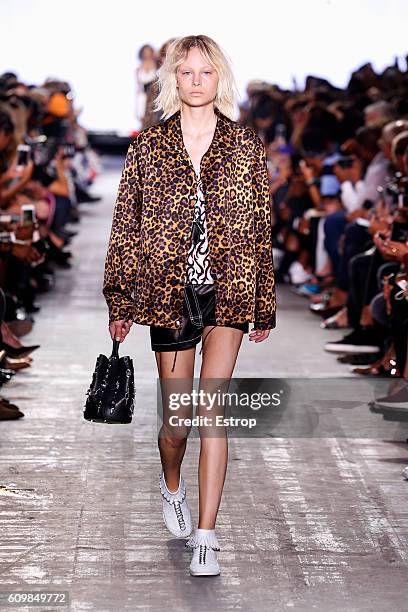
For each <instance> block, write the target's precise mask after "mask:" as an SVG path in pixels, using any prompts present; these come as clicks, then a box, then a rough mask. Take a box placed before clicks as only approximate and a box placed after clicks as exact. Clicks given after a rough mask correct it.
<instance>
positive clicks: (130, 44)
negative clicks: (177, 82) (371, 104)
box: [0, 0, 408, 133]
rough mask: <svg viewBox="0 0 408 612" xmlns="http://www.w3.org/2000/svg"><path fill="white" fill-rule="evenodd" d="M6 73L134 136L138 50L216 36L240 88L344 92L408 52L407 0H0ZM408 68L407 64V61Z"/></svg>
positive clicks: (101, 124)
mask: <svg viewBox="0 0 408 612" xmlns="http://www.w3.org/2000/svg"><path fill="white" fill-rule="evenodd" d="M0 23H1V30H0V72H4V71H6V70H11V71H14V72H17V74H18V76H19V77H20V78H21V79H22V80H23V81H25V82H28V83H40V82H41V81H42V80H43V79H44V78H46V77H49V76H51V77H58V78H61V79H63V80H68V81H69V82H70V83H71V85H72V87H73V89H74V92H75V98H76V105H77V106H79V107H82V108H83V112H82V114H81V122H82V124H83V125H84V126H85V127H86V128H88V129H101V130H116V131H118V132H120V133H128V132H129V131H130V130H132V129H135V128H137V127H138V125H137V121H136V119H135V118H134V106H135V100H134V69H135V67H136V53H137V51H138V49H139V48H140V47H141V45H142V44H144V43H150V44H152V45H153V46H155V47H156V48H158V47H159V46H160V45H161V44H162V43H163V42H164V41H165V40H167V39H168V38H170V37H171V36H182V35H187V34H207V35H208V36H211V37H212V38H214V39H215V40H216V41H217V42H218V43H219V44H220V45H221V46H222V47H223V49H224V50H225V51H226V53H227V54H228V56H229V57H230V59H231V61H232V64H233V68H234V72H235V75H236V80H237V84H238V88H239V91H240V93H241V95H243V94H244V90H245V85H246V83H247V82H248V81H249V80H251V79H253V78H259V79H264V80H268V81H270V82H273V83H277V84H279V85H282V86H283V87H291V86H292V79H293V77H295V78H296V80H297V82H298V85H299V86H301V87H303V85H304V78H305V76H306V75H307V74H313V75H317V76H321V77H324V78H327V79H329V80H330V81H331V82H332V83H333V84H335V85H338V86H344V85H345V84H346V83H347V80H348V77H349V74H350V71H351V70H352V69H355V68H357V67H358V66H359V65H361V64H362V63H364V62H366V61H371V62H372V63H373V65H374V67H375V68H376V69H377V70H381V69H383V68H384V67H385V66H387V65H388V64H389V63H392V62H393V61H394V57H395V56H400V57H403V56H405V54H406V53H407V52H408V49H407V47H408V45H406V44H405V43H404V41H406V40H407V36H406V33H407V30H408V28H407V26H408V2H407V1H406V0H308V1H305V0H282V1H274V0H272V1H271V0H252V1H248V2H240V3H238V2H236V1H231V0H204V1H203V2H202V3H201V4H200V3H198V2H196V1H194V0H176V1H173V2H170V1H169V0H155V1H153V2H145V3H142V2H140V1H138V0H115V1H111V0H69V1H68V2H56V1H55V0H1V1H0ZM401 67H405V62H401Z"/></svg>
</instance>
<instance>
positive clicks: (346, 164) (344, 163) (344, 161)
mask: <svg viewBox="0 0 408 612" xmlns="http://www.w3.org/2000/svg"><path fill="white" fill-rule="evenodd" d="M353 162H354V157H352V156H351V155H342V156H341V157H340V158H339V159H338V160H337V163H338V164H339V166H340V168H343V169H346V168H351V167H352V165H353Z"/></svg>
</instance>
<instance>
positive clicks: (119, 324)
mask: <svg viewBox="0 0 408 612" xmlns="http://www.w3.org/2000/svg"><path fill="white" fill-rule="evenodd" d="M132 325H133V321H132V320H129V321H125V320H124V319H121V320H120V321H112V323H109V333H110V335H111V338H112V340H119V342H123V341H124V339H125V338H126V336H127V335H128V333H129V331H130V328H131V327H132Z"/></svg>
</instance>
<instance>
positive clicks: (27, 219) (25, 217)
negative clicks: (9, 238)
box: [20, 204, 36, 227]
mask: <svg viewBox="0 0 408 612" xmlns="http://www.w3.org/2000/svg"><path fill="white" fill-rule="evenodd" d="M35 221H36V214H35V206H34V204H23V206H22V207H21V215H20V223H21V225H22V226H23V227H27V225H32V224H33V223H34V222H35Z"/></svg>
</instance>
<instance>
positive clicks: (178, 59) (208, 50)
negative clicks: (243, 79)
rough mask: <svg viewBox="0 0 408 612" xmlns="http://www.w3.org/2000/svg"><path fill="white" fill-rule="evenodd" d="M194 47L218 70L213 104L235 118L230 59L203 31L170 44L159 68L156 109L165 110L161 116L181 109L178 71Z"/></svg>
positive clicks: (167, 116)
mask: <svg viewBox="0 0 408 612" xmlns="http://www.w3.org/2000/svg"><path fill="white" fill-rule="evenodd" d="M192 48H197V49H199V50H200V51H201V53H202V55H203V57H204V58H205V60H206V61H207V62H208V63H209V64H210V65H211V66H213V67H214V68H215V70H216V71H217V74H218V88H217V93H216V96H215V100H214V106H216V107H217V108H218V110H219V111H220V112H221V113H223V114H224V115H226V116H227V117H229V118H230V119H233V115H234V111H235V100H236V98H237V87H236V83H235V79H234V75H233V73H232V68H231V65H230V61H229V59H228V58H227V56H226V55H225V53H224V51H222V49H221V48H220V46H219V45H218V44H217V43H216V42H215V41H214V40H213V39H212V38H210V37H209V36H205V35H204V34H199V35H198V36H183V37H180V38H176V39H175V40H174V41H173V42H172V43H171V44H170V45H169V47H168V49H167V53H166V57H165V60H164V62H163V64H162V65H161V67H160V68H159V70H158V71H157V77H158V78H157V84H158V89H159V93H158V95H157V96H156V98H155V100H154V110H155V111H156V112H160V111H162V113H161V117H162V118H163V119H168V118H169V117H171V115H173V114H174V113H175V112H176V111H178V110H179V109H180V108H181V100H180V96H179V93H178V90H177V80H176V72H177V68H178V67H179V66H180V65H181V64H182V63H183V62H184V60H185V58H186V56H187V53H188V52H189V50H190V49H192Z"/></svg>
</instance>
